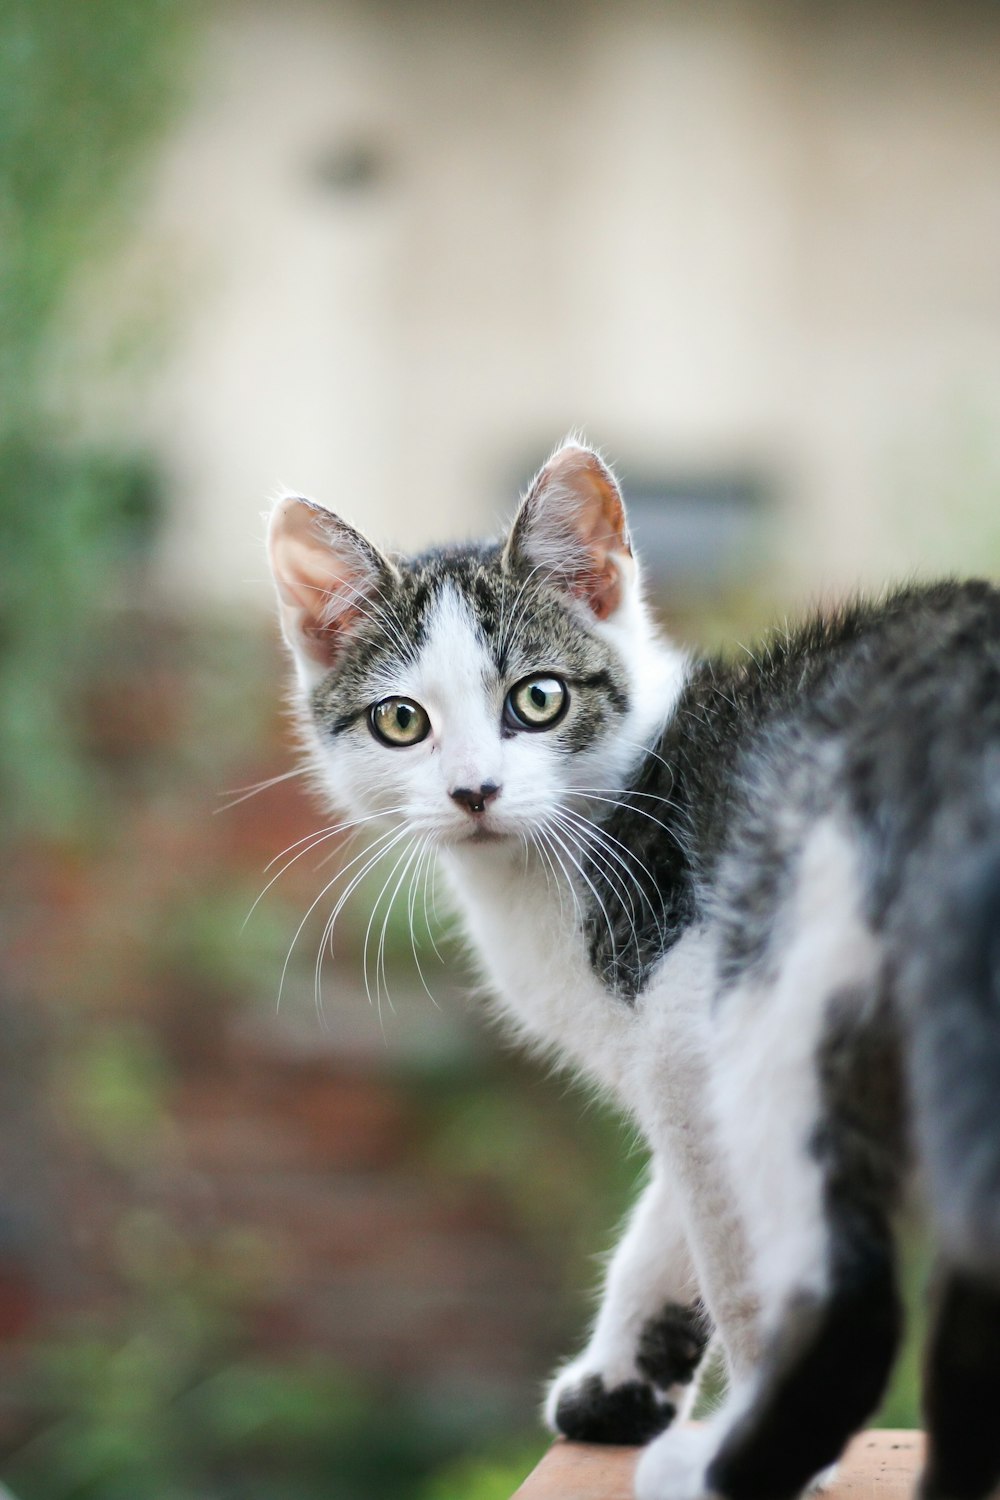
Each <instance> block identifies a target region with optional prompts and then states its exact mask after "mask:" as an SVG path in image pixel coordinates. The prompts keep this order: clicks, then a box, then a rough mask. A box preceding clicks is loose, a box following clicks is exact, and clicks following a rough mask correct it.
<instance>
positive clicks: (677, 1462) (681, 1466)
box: [635, 1427, 717, 1500]
mask: <svg viewBox="0 0 1000 1500" xmlns="http://www.w3.org/2000/svg"><path fill="white" fill-rule="evenodd" d="M716 1444H717V1438H716V1435H715V1434H714V1433H713V1431H712V1429H711V1428H710V1427H672V1428H671V1429H670V1431H669V1432H665V1433H663V1435H662V1436H661V1437H658V1438H654V1439H653V1441H652V1442H651V1443H650V1445H649V1447H648V1448H647V1449H646V1451H645V1452H644V1453H643V1455H642V1457H641V1458H640V1459H639V1467H638V1468H637V1469H636V1475H635V1494H636V1500H702V1497H704V1496H706V1495H707V1494H708V1491H707V1490H706V1488H705V1470H706V1469H707V1468H708V1465H709V1461H710V1460H711V1458H712V1455H713V1454H714V1452H715V1449H716Z"/></svg>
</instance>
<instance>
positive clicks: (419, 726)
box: [369, 698, 431, 746]
mask: <svg viewBox="0 0 1000 1500" xmlns="http://www.w3.org/2000/svg"><path fill="white" fill-rule="evenodd" d="M369 722H370V724H371V731H372V734H373V735H374V736H375V738H376V739H377V740H381V741H382V743H383V744H384V745H393V746H396V745H417V744H419V743H420V741H421V740H422V739H426V737H427V733H428V731H429V729H430V727H431V721H430V719H429V718H428V717H427V714H426V713H425V711H424V710H423V709H422V708H421V707H420V704H419V703H414V702H413V700H412V698H383V699H382V702H381V703H376V704H374V705H373V707H372V710H371V714H370V718H369Z"/></svg>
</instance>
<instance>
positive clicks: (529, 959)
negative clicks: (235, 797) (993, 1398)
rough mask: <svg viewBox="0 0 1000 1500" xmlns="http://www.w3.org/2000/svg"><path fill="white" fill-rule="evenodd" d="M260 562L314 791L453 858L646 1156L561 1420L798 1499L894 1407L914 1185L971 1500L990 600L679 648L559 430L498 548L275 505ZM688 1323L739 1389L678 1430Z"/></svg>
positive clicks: (980, 1389) (691, 1372) (988, 975)
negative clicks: (868, 1424) (443, 544)
mask: <svg viewBox="0 0 1000 1500" xmlns="http://www.w3.org/2000/svg"><path fill="white" fill-rule="evenodd" d="M272 555H273V561H274V568H275V575H276V579H277V582H278V588H279V598H280V601H281V604H282V611H283V618H284V625H285V631H286V635H287V637H288V639H289V642H290V644H291V645H292V647H293V650H294V651H295V655H296V661H297V665H298V670H299V679H300V685H301V688H302V691H303V704H304V707H305V709H306V720H307V724H308V726H309V729H310V734H311V737H312V741H313V745H314V760H315V763H316V765H317V768H318V769H319V772H320V775H321V777H322V778H323V781H324V784H325V786H326V788H327V789H328V791H329V792H330V794H331V796H332V797H333V798H334V800H335V802H336V805H337V806H338V808H339V809H340V810H342V811H345V812H348V813H351V814H352V815H355V816H356V815H359V814H360V815H362V816H364V817H372V816H374V815H376V814H379V813H384V814H385V816H386V819H387V821H388V824H389V827H390V828H392V829H393V830H394V831H393V832H391V833H387V834H386V835H384V838H385V840H386V842H385V848H386V850H387V851H396V850H398V849H399V848H400V847H401V848H402V854H401V855H400V859H405V858H406V856H407V850H408V849H409V848H411V846H410V845H409V844H407V843H406V842H405V840H406V837H407V834H409V835H411V836H412V839H413V840H414V843H413V845H412V851H413V852H412V856H411V857H417V851H418V850H422V849H423V848H424V847H426V844H428V843H430V842H433V843H434V844H435V845H438V846H440V847H441V858H442V861H443V863H444V865H445V868H446V869H447V871H448V873H449V876H450V881H451V886H452V889H453V892H454V895H455V899H456V902H457V904H458V906H459V909H460V910H461V912H462V915H463V917H464V920H465V925H466V928H467V930H468V932H469V935H470V937H471V938H472V940H473V943H474V945H475V948H476V950H477V952H478V954H479V958H480V962H481V964H482V966H483V969H484V971H485V973H486V975H487V977H488V978H489V980H490V983H491V985H492V987H493V989H494V991H495V992H496V994H497V995H498V998H499V1000H500V1003H501V1005H502V1007H503V1009H504V1011H505V1013H506V1014H507V1015H508V1016H509V1017H510V1018H511V1019H512V1020H513V1021H514V1023H515V1025H516V1027H517V1029H518V1030H519V1032H520V1033H521V1034H522V1035H523V1036H524V1037H525V1038H527V1039H528V1040H529V1042H530V1043H532V1044H533V1045H535V1046H537V1047H539V1048H541V1049H544V1050H546V1051H550V1052H553V1053H555V1054H556V1055H558V1056H559V1057H560V1058H562V1059H564V1060H568V1061H570V1062H572V1063H573V1064H574V1065H575V1066H576V1067H577V1068H579V1069H580V1070H581V1071H582V1072H584V1073H585V1074H586V1075H587V1076H588V1077H590V1078H591V1079H592V1080H594V1081H595V1082H596V1083H598V1084H599V1085H600V1086H602V1087H603V1088H605V1089H607V1090H609V1091H610V1092H611V1093H612V1094H613V1095H614V1096H615V1097H616V1098H617V1100H618V1102H619V1104H620V1105H621V1106H622V1107H623V1108H624V1109H625V1110H626V1111H627V1112H628V1113H629V1115H630V1116H631V1118H632V1119H633V1120H634V1121H635V1123H636V1125H637V1126H638V1127H639V1129H640V1130H641V1131H642V1133H643V1135H644V1136H645V1138H646V1139H647V1141H648V1142H649V1144H650V1146H651V1148H652V1153H653V1167H652V1174H651V1180H650V1183H649V1185H648V1187H647V1188H646V1191H645V1193H644V1195H643V1197H642V1199H641V1201H640V1204H639V1205H638V1207H637V1209H636V1211H635V1213H634V1215H633V1218H632V1221H631V1224H630V1226H629V1229H628V1230H627V1232H626V1234H625V1236H624V1238H623V1240H622V1242H621V1244H620V1245H619V1247H618V1250H617V1251H616V1253H615V1257H614V1259H613V1261H612V1263H611V1266H610V1268H609V1272H608V1277H607V1284H606V1287H605V1295H604V1300H603V1303H602V1307H601V1311H600V1313H599V1316H598V1319H597V1322H596V1324H595V1328H594V1331H593V1334H592V1337H591V1340H590V1342H589V1344H588V1346H587V1348H586V1350H585V1351H584V1352H583V1354H582V1355H580V1356H579V1357H578V1358H577V1359H576V1360H574V1361H573V1362H572V1364H570V1365H569V1366H567V1367H566V1369H565V1370H564V1371H562V1372H561V1374H560V1375H559V1376H558V1377H557V1379H556V1381H555V1382H554V1384H553V1386H552V1389H551V1391H550V1395H549V1401H548V1405H547V1414H548V1418H549V1421H550V1423H551V1424H552V1425H553V1427H555V1428H556V1429H557V1430H561V1431H563V1432H566V1433H567V1434H569V1435H570V1436H574V1437H579V1438H583V1439H590V1440H595V1441H621V1442H645V1441H648V1440H650V1439H652V1442H651V1443H650V1446H649V1448H648V1449H647V1452H646V1453H645V1454H644V1456H643V1459H642V1461H641V1464H640V1469H639V1479H638V1492H639V1495H640V1496H641V1497H643V1500H694V1497H695V1496H699V1495H702V1494H707V1493H712V1494H718V1495H722V1496H725V1497H731V1500H758V1497H761V1500H784V1497H790V1496H792V1495H794V1494H796V1493H798V1492H799V1491H800V1490H801V1489H802V1488H803V1487H804V1486H806V1485H807V1484H808V1483H809V1482H810V1480H811V1479H813V1478H814V1476H815V1475H816V1474H817V1473H818V1472H819V1471H820V1470H822V1469H824V1468H825V1467H826V1466H828V1465H829V1464H830V1463H832V1462H833V1461H834V1460H835V1459H836V1457H837V1456H838V1454H839V1452H840V1450H841V1449H842V1447H843V1444H844V1442H845V1441H846V1439H847V1438H848V1437H849V1436H850V1434H851V1433H852V1432H853V1431H854V1430H855V1429H856V1428H857V1427H858V1426H860V1425H861V1424H862V1423H863V1421H864V1420H865V1419H866V1418H867V1417H868V1416H869V1415H870V1414H871V1412H872V1411H873V1409H874V1407H875V1406H876V1404H877V1402H878V1399H879V1397H880V1395H881V1392H882V1389H883V1387H884V1384H885V1380H886V1378H887V1375H888V1371H889V1368H890V1365H891V1362H892V1358H893V1355H894V1352H895V1348H896V1343H897V1338H898V1332H899V1324H900V1313H899V1307H898V1298H897V1292H896V1286H895V1246H894V1235H893V1216H894V1212H895V1209H896V1207H897V1204H898V1201H899V1198H900V1195H901V1193H902V1191H903V1189H904V1186H905V1185H906V1183H907V1182H908V1181H909V1180H910V1179H912V1178H916V1180H917V1181H925V1182H926V1196H927V1199H928V1202H929V1216H930V1219H931V1223H932V1227H933V1230H934V1232H935V1234H936V1235H937V1238H938V1242H939V1246H940V1251H941V1257H942V1270H941V1276H940V1293H939V1300H940V1303H941V1315H940V1317H939V1320H938V1323H937V1326H936V1330H935V1332H934V1334H933V1336H932V1354H931V1360H930V1367H929V1380H928V1398H927V1400H928V1421H929V1425H930V1428H931V1461H930V1466H929V1469H928V1473H927V1475H926V1476H925V1490H926V1493H927V1494H928V1496H930V1497H932V1500H937V1497H941V1500H945V1497H949V1500H959V1497H961V1500H966V1497H967V1500H978V1497H979V1496H983V1495H985V1494H987V1493H988V1492H989V1491H990V1490H991V1489H992V1488H993V1486H994V1485H995V1484H996V1482H997V1480H998V1479H1000V1441H997V1440H995V1439H994V1437H993V1433H992V1424H991V1422H990V1421H989V1414H987V1415H986V1416H985V1417H984V1416H983V1415H982V1410H981V1408H982V1407H983V1406H984V1404H985V1398H986V1396H988V1394H989V1393H990V1391H991V1382H992V1383H994V1384H995V1382H996V1378H997V1376H998V1375H1000V1349H998V1347H997V1343H998V1340H997V1335H998V1334H1000V1089H998V1085H1000V997H998V994H997V984H996V979H995V975H994V959H995V952H994V943H995V938H994V934H995V933H997V932H998V931H1000V593H998V592H997V591H995V590H994V589H992V588H991V587H990V586H989V585H986V584H969V585H961V586H960V585H941V586H938V587H936V588H933V589H926V590H917V589H913V590H909V591H904V592H901V593H898V594H896V595H894V596H890V597H889V598H888V599H887V600H885V601H883V602H882V603H880V604H875V605H861V604H859V605H856V606H852V607H850V608H848V609H846V610H845V611H843V612H841V613H840V614H837V615H834V616H830V617H828V618H825V619H816V620H814V621H813V622H811V623H810V624H808V625H806V626H805V627H803V628H802V629H800V630H799V631H798V632H796V633H793V634H791V635H781V636H778V637H776V638H775V639H774V640H773V641H772V642H771V643H770V644H769V645H768V646H766V648H764V649H763V650H762V651H761V653H759V654H757V655H755V656H750V655H749V654H747V656H746V658H745V659H741V660H740V661H738V662H736V663H735V664H727V663H724V662H722V661H716V662H707V663H689V662H687V661H686V660H685V659H684V658H683V657H682V656H681V655H680V654H679V653H678V652H677V651H675V650H674V649H673V648H672V647H670V646H669V645H667V644H666V643H663V642H661V641H660V640H659V639H658V637H657V635H656V632H655V630H654V629H653V627H652V626H651V624H650V621H649V618H648V615H647V614H646V611H645V608H644V606H643V603H642V600H641V596H640V594H639V591H638V587H637V584H636V581H635V577H634V564H633V561H632V557H631V550H630V546H629V542H628V535H627V531H626V528H625V521H624V512H623V510H622V508H621V502H620V498H619V496H618V492H617V489H616V487H615V485H614V481H613V479H612V477H611V475H610V473H609V471H608V470H607V469H606V468H605V467H604V465H603V464H602V463H601V462H600V460H599V459H598V458H597V457H596V456H595V455H594V454H592V453H590V452H589V451H588V450H586V449H582V448H580V447H577V446H575V445H572V444H571V445H567V446H566V447H564V448H562V449H561V450H559V451H558V452H557V454H556V455H555V456H554V457H553V459H552V460H551V461H550V463H549V465H548V466H546V468H545V469H544V470H543V471H542V473H541V475H540V476H539V478H538V479H537V480H536V482H535V484H534V486H533V487H532V489H531V491H530V492H529V495H528V496H527V498H526V500H525V502H524V503H523V505H522V508H521V511H520V512H519V514H518V518H517V520H516V522H515V524H514V528H513V530H512V533H511V535H510V537H509V538H508V539H507V542H506V544H505V545H500V544H498V545H496V546H493V547H490V546H486V547H481V548H465V549H456V550H455V551H454V552H451V553H435V554H428V555H427V556H426V557H424V558H419V559H414V560H410V561H409V562H405V563H401V562H394V561H390V560H388V559H386V558H383V557H382V556H381V555H380V554H379V553H377V552H376V551H375V549H373V548H372V547H371V546H370V544H368V543H366V542H365V541H364V540H363V539H362V538H360V537H359V536H358V534H357V533H355V532H353V531H352V530H351V529H350V528H348V527H345V526H344V525H343V523H341V522H338V521H337V520H336V519H335V518H333V517H332V516H330V515H329V513H327V512H324V511H322V510H321V509H319V508H318V507H315V506H312V505H311V504H310V503H308V502H304V501H300V500H296V499H289V500H286V501H284V502H282V503H281V505H280V506H279V508H278V510H277V512H276V518H275V522H274V525H273V528H272ZM395 830H399V831H398V837H397V831H395ZM400 841H402V842H400ZM403 869H404V873H405V869H406V866H405V865H404V866H403ZM994 1117H995V1123H994ZM710 1327H714V1328H715V1330H716V1332H717V1334H718V1337H719V1340H720V1342H721V1344H722V1346H723V1349H724V1352H725V1357H726V1362H727V1366H728V1371H729V1376H730V1394H729V1396H728V1398H727V1401H726V1403H725V1405H724V1407H723V1409H722V1410H721V1411H720V1412H719V1413H718V1414H717V1415H716V1417H715V1418H714V1419H713V1421H712V1422H710V1423H709V1424H707V1425H706V1426H704V1427H702V1428H697V1429H692V1428H685V1427H681V1426H680V1425H679V1424H677V1425H675V1426H670V1425H669V1424H670V1422H671V1419H672V1418H673V1417H674V1416H675V1414H677V1413H678V1412H683V1411H685V1410H686V1409H688V1407H689V1405H690V1400H691V1395H692V1392H693V1389H694V1384H695V1377H696V1372H697V1368H698V1365H699V1363H700V1360H701V1356H702V1354H703V1351H704V1348H705V1345H706V1343H707V1338H708V1333H709V1329H710ZM977 1409H978V1410H979V1412H980V1414H979V1416H978V1418H977ZM658 1434H659V1435H658Z"/></svg>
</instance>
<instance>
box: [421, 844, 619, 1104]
mask: <svg viewBox="0 0 1000 1500" xmlns="http://www.w3.org/2000/svg"><path fill="white" fill-rule="evenodd" d="M446 864H447V869H448V874H449V880H450V884H451V888H452V892H453V894H454V897H455V900H456V903H457V905H458V908H459V910H460V912H461V914H462V917H463V920H464V923H465V928H466V931H467V932H468V934H469V937H470V938H471V939H472V942H473V945H474V947H475V949H476V952H477V954H478V957H479V960H480V962H481V964H482V966H483V969H484V971H485V974H486V977H487V979H488V981H489V983H490V986H491V988H492V990H493V991H494V992H495V994H496V995H497V997H498V998H499V1000H500V1001H501V1003H502V1006H503V1010H504V1012H505V1014H506V1015H507V1016H508V1017H509V1018H510V1019H511V1020H512V1021H513V1022H514V1024H515V1026H516V1028H517V1030H518V1032H519V1033H520V1034H521V1036H522V1037H524V1038H525V1039H526V1040H527V1041H528V1042H530V1043H531V1044H532V1045H534V1046H536V1047H539V1048H541V1049H544V1050H545V1051H549V1052H552V1051H554V1052H558V1053H559V1054H560V1055H561V1056H562V1057H564V1058H568V1059H569V1060H570V1061H572V1062H573V1063H575V1064H576V1065H577V1066H578V1067H580V1068H582V1070H583V1071H584V1072H585V1073H587V1074H588V1075H589V1076H590V1077H591V1078H592V1079H594V1080H595V1081H597V1082H599V1083H601V1084H603V1085H604V1086H606V1087H610V1088H612V1089H614V1090H615V1091H616V1092H618V1093H621V1091H622V1088H623V1084H624V1081H625V1080H624V1074H625V1073H626V1071H627V1069H628V1066H629V1059H630V1055H631V1052H632V1047H633V1043H634V1038H635V1033H636V1029H637V1023H638V1017H637V1015H636V1013H635V1011H634V1010H633V1009H632V1008H631V1007H629V1006H628V1005H626V1004H624V1003H623V1002H622V1001H620V1000H618V999H616V998H615V997H614V996H613V995H609V994H608V992H607V990H606V989H605V988H604V986H603V985H602V984H601V983H600V982H599V981H598V979H597V978H596V977H595V975H594V973H593V971H592V969H591V967H590V964H589V963H588V961H587V955H586V952H585V946H584V939H583V936H582V932H581V923H580V919H579V911H578V906H577V898H575V897H574V895H573V893H572V891H571V890H570V889H569V886H568V885H567V884H565V883H563V882H562V881H560V882H559V884H558V885H557V884H556V880H555V877H554V876H553V874H552V873H551V872H550V871H548V870H547V869H546V868H545V866H544V865H543V864H542V863H541V861H540V860H539V859H538V856H537V854H536V853H535V852H534V851H529V852H528V854H527V855H525V852H524V850H523V849H522V848H521V847H519V846H518V847H517V848H516V850H511V851H508V850H506V849H499V848H498V847H497V846H496V845H493V844H487V845H481V846H476V845H467V846H465V847H464V848H462V849H460V850H453V851H451V852H450V853H449V855H448V858H447V861H446Z"/></svg>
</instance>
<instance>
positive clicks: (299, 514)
mask: <svg viewBox="0 0 1000 1500" xmlns="http://www.w3.org/2000/svg"><path fill="white" fill-rule="evenodd" d="M355 536H356V533H354V532H352V531H351V529H350V528H349V527H347V526H345V525H344V523H343V522H341V521H339V520H338V518H337V517H336V516H334V515H333V514H332V513H330V512H328V511H324V510H322V509H321V508H320V507H319V506H316V505H313V504H311V503H310V502H309V501H306V500H300V499H296V498H290V499H288V500H284V501H282V502H281V504H280V506H279V507H278V509H277V511H276V512H275V516H274V520H273V521H272V523H271V537H270V551H271V567H272V570H273V572H274V579H275V583H276V584H277V588H278V597H279V600H280V603H281V613H282V623H283V625H284V629H285V634H286V636H287V637H288V639H289V641H290V642H291V644H292V645H293V647H294V648H295V649H296V650H297V651H300V652H302V653H304V654H305V655H306V656H307V657H308V658H309V659H310V660H311V661H313V662H316V663H318V664H319V665H320V666H322V667H326V668H329V667H331V666H333V665H334V663H335V662H336V660H337V657H338V656H339V655H340V653H341V651H342V649H343V643H344V636H345V634H346V632H347V631H348V630H350V628H351V625H352V624H353V623H354V622H355V621H357V620H358V619H360V618H361V616H362V615H363V614H364V613H365V611H364V607H363V592H364V589H365V587H366V586H368V587H370V586H371V584H372V583H373V581H374V576H375V573H376V571H377V569H376V567H375V563H374V560H373V559H372V558H369V557H368V556H367V552H366V550H365V546H366V544H365V543H364V542H363V540H362V538H360V537H358V538H357V542H355V541H354V537H355Z"/></svg>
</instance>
